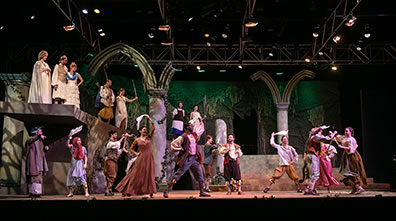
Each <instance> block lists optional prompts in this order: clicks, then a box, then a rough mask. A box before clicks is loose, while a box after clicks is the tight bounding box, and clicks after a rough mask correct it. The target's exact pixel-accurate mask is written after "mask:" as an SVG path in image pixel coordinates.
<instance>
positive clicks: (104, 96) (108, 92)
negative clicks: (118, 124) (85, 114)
mask: <svg viewBox="0 0 396 221" xmlns="http://www.w3.org/2000/svg"><path fill="white" fill-rule="evenodd" d="M111 85H112V81H111V80H110V79H108V80H107V81H106V84H105V85H103V86H101V87H100V103H101V107H100V108H101V109H100V111H99V113H98V116H99V118H100V119H102V120H104V121H106V122H107V123H108V124H109V123H110V120H111V119H113V118H114V113H113V106H114V101H115V96H114V92H113V90H112V89H111V88H110V87H111Z"/></svg>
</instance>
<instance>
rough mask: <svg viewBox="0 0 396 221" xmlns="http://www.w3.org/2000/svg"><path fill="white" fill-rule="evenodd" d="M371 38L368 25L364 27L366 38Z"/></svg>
mask: <svg viewBox="0 0 396 221" xmlns="http://www.w3.org/2000/svg"><path fill="white" fill-rule="evenodd" d="M370 36H371V28H370V26H369V25H368V24H366V25H365V26H364V37H365V38H369V37H370Z"/></svg>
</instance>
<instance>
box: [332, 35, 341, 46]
mask: <svg viewBox="0 0 396 221" xmlns="http://www.w3.org/2000/svg"><path fill="white" fill-rule="evenodd" d="M340 40H341V36H339V35H336V36H334V37H333V41H334V43H336V44H338V42H340Z"/></svg>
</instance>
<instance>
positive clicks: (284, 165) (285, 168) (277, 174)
mask: <svg viewBox="0 0 396 221" xmlns="http://www.w3.org/2000/svg"><path fill="white" fill-rule="evenodd" d="M274 136H275V133H272V134H271V140H270V144H271V146H272V147H273V148H275V149H277V150H278V156H279V163H278V166H277V167H276V168H275V170H274V173H273V174H272V177H271V178H270V180H269V181H270V183H269V185H268V186H267V187H265V189H264V193H267V192H268V191H269V190H270V188H271V185H272V184H274V183H275V180H277V179H279V178H281V177H282V176H283V174H285V172H286V173H287V175H288V176H289V178H290V179H291V180H293V181H294V183H295V184H296V188H297V192H298V193H301V192H302V190H301V188H300V183H299V182H298V176H297V173H296V170H295V169H294V166H293V164H294V163H295V162H298V154H297V152H296V150H295V149H294V148H293V147H292V146H290V145H289V139H288V137H287V135H283V136H282V138H281V141H282V144H281V145H279V144H276V143H275V140H274Z"/></svg>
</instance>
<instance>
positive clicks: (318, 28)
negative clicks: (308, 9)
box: [312, 25, 320, 38]
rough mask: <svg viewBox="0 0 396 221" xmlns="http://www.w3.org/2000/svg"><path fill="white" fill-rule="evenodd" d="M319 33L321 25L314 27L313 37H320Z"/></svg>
mask: <svg viewBox="0 0 396 221" xmlns="http://www.w3.org/2000/svg"><path fill="white" fill-rule="evenodd" d="M319 31H320V26H319V25H316V26H315V27H314V30H313V32H312V36H313V37H314V38H317V37H319Z"/></svg>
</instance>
